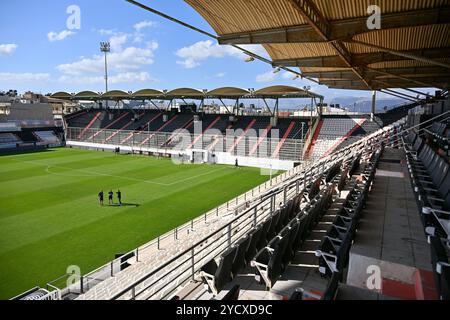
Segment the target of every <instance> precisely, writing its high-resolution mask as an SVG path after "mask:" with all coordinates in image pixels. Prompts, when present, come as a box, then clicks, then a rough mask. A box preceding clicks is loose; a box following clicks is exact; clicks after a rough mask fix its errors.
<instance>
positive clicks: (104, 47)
mask: <svg viewBox="0 0 450 320" xmlns="http://www.w3.org/2000/svg"><path fill="white" fill-rule="evenodd" d="M100 51H101V52H104V53H105V86H106V91H105V93H106V92H108V59H107V54H108V52H111V45H110V43H109V42H100ZM106 109H108V100H106Z"/></svg>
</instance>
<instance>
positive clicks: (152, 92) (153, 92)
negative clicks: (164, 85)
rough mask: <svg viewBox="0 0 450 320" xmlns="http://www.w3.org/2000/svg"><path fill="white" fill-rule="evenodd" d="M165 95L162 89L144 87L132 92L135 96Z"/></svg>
mask: <svg viewBox="0 0 450 320" xmlns="http://www.w3.org/2000/svg"><path fill="white" fill-rule="evenodd" d="M163 95H164V93H163V92H162V91H159V90H155V89H142V90H139V91H136V92H135V93H133V94H132V96H133V97H134V98H146V97H160V96H163Z"/></svg>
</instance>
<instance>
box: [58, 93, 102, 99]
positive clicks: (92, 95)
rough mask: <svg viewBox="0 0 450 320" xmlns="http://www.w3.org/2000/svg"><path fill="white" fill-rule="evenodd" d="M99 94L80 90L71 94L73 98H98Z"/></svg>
mask: <svg viewBox="0 0 450 320" xmlns="http://www.w3.org/2000/svg"><path fill="white" fill-rule="evenodd" d="M52 97H53V96H52ZM100 97H101V96H100V95H99V94H98V93H95V92H93V91H81V92H79V93H77V94H76V95H74V96H73V99H76V100H98V99H100Z"/></svg>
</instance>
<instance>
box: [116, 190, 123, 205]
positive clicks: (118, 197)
mask: <svg viewBox="0 0 450 320" xmlns="http://www.w3.org/2000/svg"><path fill="white" fill-rule="evenodd" d="M116 193H117V200H119V204H120V205H122V192H120V190H117V192H116Z"/></svg>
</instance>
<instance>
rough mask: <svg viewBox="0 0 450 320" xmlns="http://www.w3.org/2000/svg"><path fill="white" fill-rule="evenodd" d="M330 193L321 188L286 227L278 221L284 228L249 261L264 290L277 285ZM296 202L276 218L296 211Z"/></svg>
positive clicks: (326, 202) (329, 198) (328, 200)
mask: <svg viewBox="0 0 450 320" xmlns="http://www.w3.org/2000/svg"><path fill="white" fill-rule="evenodd" d="M331 191H332V187H331V185H328V186H326V187H323V189H322V191H321V192H320V194H317V195H316V197H315V198H314V200H313V203H311V204H309V205H307V207H306V208H305V209H304V210H303V211H302V212H300V213H299V214H297V213H295V216H294V218H293V219H291V221H290V222H289V223H288V224H287V225H286V224H284V223H283V220H281V219H280V220H279V221H280V223H281V224H282V225H283V224H284V228H283V229H282V230H281V231H280V232H279V233H278V234H277V235H276V236H275V237H274V238H272V239H271V240H270V241H269V243H268V244H267V246H266V247H264V248H262V249H261V250H260V251H259V252H258V253H257V255H256V256H255V258H254V259H253V261H252V262H251V265H252V266H253V267H255V268H256V270H257V273H258V274H259V275H258V276H257V277H258V278H259V280H260V281H261V282H263V283H265V285H266V288H267V289H271V288H272V286H273V285H274V284H275V283H276V281H277V280H278V278H279V277H280V275H281V274H282V273H283V272H284V270H285V269H286V267H287V266H288V265H289V263H290V261H291V260H292V258H293V257H294V255H295V252H296V250H297V249H298V248H299V246H300V245H301V243H302V241H303V240H304V238H305V237H306V234H307V232H308V231H309V230H310V229H311V227H312V226H313V225H315V223H316V222H317V220H318V216H320V215H321V213H322V212H324V210H325V209H326V207H327V206H329V204H330V200H331V195H332V192H331ZM299 199H300V197H297V198H296V199H293V200H291V201H290V203H289V204H288V205H286V206H285V207H284V208H283V209H281V213H279V214H278V215H280V216H283V212H285V214H286V216H287V215H288V214H289V213H290V211H294V212H295V208H297V207H296V204H298V201H299Z"/></svg>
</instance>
